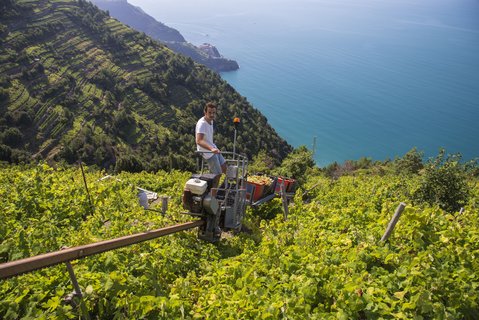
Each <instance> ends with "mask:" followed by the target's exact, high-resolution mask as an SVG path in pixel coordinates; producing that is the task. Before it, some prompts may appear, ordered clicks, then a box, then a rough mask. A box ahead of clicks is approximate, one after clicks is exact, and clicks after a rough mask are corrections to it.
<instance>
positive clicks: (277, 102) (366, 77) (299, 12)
mask: <svg viewBox="0 0 479 320" xmlns="http://www.w3.org/2000/svg"><path fill="white" fill-rule="evenodd" d="M129 2H130V3H132V4H134V5H138V6H140V7H141V8H143V9H144V11H146V12H147V13H149V14H150V15H152V16H153V17H155V18H156V19H157V20H159V21H161V22H163V23H165V24H167V25H169V26H171V27H173V28H176V29H177V30H179V31H180V32H181V33H182V34H183V35H184V36H185V38H186V39H187V40H188V41H189V42H192V43H194V44H201V43H203V42H209V43H212V44H214V45H215V46H217V48H218V49H219V50H220V52H221V53H222V54H223V55H224V56H225V57H228V58H232V59H235V60H237V61H238V63H239V64H240V70H238V71H235V72H229V73H223V74H222V77H223V79H225V80H226V81H228V82H229V83H230V84H231V85H232V86H233V87H234V88H236V89H237V90H238V92H240V93H241V94H242V95H243V96H245V97H247V99H248V101H250V102H251V103H252V104H253V106H254V107H256V108H257V109H259V110H261V112H263V114H265V115H266V117H267V118H268V120H269V122H270V124H271V125H272V126H273V127H274V128H275V129H276V131H277V132H278V133H279V134H280V135H281V136H282V137H283V138H285V139H286V140H287V141H288V142H289V143H290V144H292V145H293V146H295V147H297V146H300V145H306V146H308V147H309V148H312V147H313V140H314V139H315V140H316V152H315V159H316V162H317V164H318V165H321V166H323V165H326V164H329V163H331V162H333V161H338V162H343V161H345V160H347V159H359V158H360V157H363V156H367V157H372V158H373V159H377V160H384V159H387V158H391V159H393V158H394V157H396V156H401V155H403V154H404V153H406V152H407V151H408V150H410V149H411V148H412V147H417V148H418V149H419V150H423V151H424V152H425V154H426V157H430V156H434V155H436V154H437V153H438V150H439V148H440V147H444V148H446V150H447V151H448V152H449V153H456V152H460V153H461V154H462V155H463V156H464V158H465V159H472V158H475V157H479V144H478V142H477V140H478V138H479V125H478V124H477V122H478V121H479V2H478V1H476V0H384V1H373V0H355V1H353V0H350V1H344V0H343V1H341V0H295V1H292V0H288V1H286V0H276V1H273V0H257V1H252V0H243V1H236V2H235V3H233V4H232V3H228V2H225V1H220V0H208V1H206V0H196V1H193V0H184V1H181V2H176V1H172V0H129Z"/></svg>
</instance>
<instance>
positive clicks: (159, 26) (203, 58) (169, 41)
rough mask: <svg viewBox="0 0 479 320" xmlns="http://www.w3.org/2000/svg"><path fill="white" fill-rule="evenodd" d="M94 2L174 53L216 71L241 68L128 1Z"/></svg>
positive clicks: (102, 0)
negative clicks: (189, 41) (188, 40)
mask: <svg viewBox="0 0 479 320" xmlns="http://www.w3.org/2000/svg"><path fill="white" fill-rule="evenodd" d="M92 2H93V3H95V4H96V5H97V6H98V7H99V8H101V9H103V10H108V11H109V13H110V15H111V16H112V17H114V18H116V19H118V20H119V21H121V22H123V23H125V24H127V25H129V26H131V27H132V28H134V29H136V30H138V31H142V32H144V33H146V34H147V35H149V36H150V37H152V38H153V39H156V40H159V41H161V42H163V43H165V44H166V45H167V46H168V47H169V48H171V49H172V50H173V51H175V52H177V53H181V54H184V55H186V56H188V57H190V58H191V59H193V60H194V61H195V62H198V63H201V64H204V65H206V66H207V67H209V68H211V69H213V70H215V71H232V70H237V69H238V68H239V66H238V63H237V62H236V61H234V60H230V59H225V58H223V57H222V56H220V55H212V54H209V53H208V51H206V50H202V48H201V47H197V46H194V45H193V44H191V43H188V42H186V40H185V39H184V38H183V36H182V35H181V34H180V33H179V32H178V30H176V29H173V28H170V27H168V26H166V25H164V24H163V23H161V22H158V21H156V20H155V19H154V18H153V17H151V16H149V15H148V14H147V13H145V12H144V11H143V10H141V8H139V7H136V6H133V5H131V4H129V3H128V2H127V1H126V0H92ZM215 50H216V48H215Z"/></svg>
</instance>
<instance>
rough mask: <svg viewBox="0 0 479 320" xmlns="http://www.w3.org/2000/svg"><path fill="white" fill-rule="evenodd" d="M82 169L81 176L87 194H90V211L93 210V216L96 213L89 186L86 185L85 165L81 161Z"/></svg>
mask: <svg viewBox="0 0 479 320" xmlns="http://www.w3.org/2000/svg"><path fill="white" fill-rule="evenodd" d="M80 168H81V174H82V176H83V183H84V184H85V189H86V193H87V194H88V202H89V204H90V210H91V212H90V214H93V212H94V208H93V202H92V201H91V196H90V191H89V190H88V185H87V183H86V177H85V171H84V170H83V164H82V162H81V161H80Z"/></svg>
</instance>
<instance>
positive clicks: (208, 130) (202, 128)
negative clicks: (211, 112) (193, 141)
mask: <svg viewBox="0 0 479 320" xmlns="http://www.w3.org/2000/svg"><path fill="white" fill-rule="evenodd" d="M198 133H202V134H204V135H205V137H204V139H205V141H206V142H207V143H208V144H209V145H210V146H212V147H214V148H216V145H215V144H214V143H213V121H211V124H209V123H208V121H206V119H205V117H202V118H201V119H200V120H198V122H197V123H196V129H195V137H196V134H198ZM196 149H197V150H198V151H210V150H208V149H205V148H203V147H202V146H200V145H199V144H197V145H196ZM212 156H213V153H203V158H205V159H209V158H211V157H212Z"/></svg>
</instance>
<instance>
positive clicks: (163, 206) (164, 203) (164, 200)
mask: <svg viewBox="0 0 479 320" xmlns="http://www.w3.org/2000/svg"><path fill="white" fill-rule="evenodd" d="M169 199H170V197H168V196H161V214H162V215H166V211H167V210H168V200H169Z"/></svg>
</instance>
